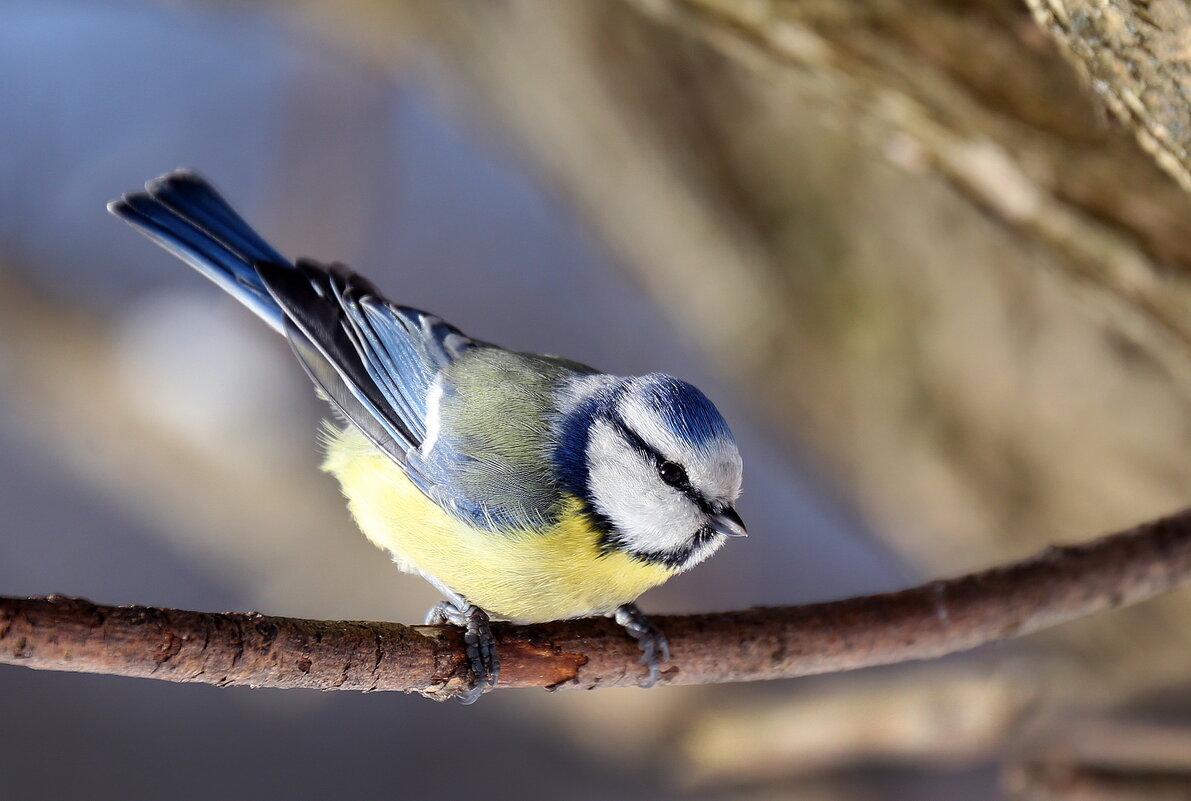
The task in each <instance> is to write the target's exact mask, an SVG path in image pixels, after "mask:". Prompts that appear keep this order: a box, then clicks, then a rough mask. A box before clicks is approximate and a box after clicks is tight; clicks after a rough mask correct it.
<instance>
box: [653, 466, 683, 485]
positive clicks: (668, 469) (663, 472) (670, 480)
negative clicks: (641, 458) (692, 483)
mask: <svg viewBox="0 0 1191 801" xmlns="http://www.w3.org/2000/svg"><path fill="white" fill-rule="evenodd" d="M658 476H660V477H661V479H662V481H665V482H666V483H667V484H669V485H670V486H671V487H685V486H686V485H687V483H688V480H687V476H686V471H685V470H683V469H682V465H680V464H679V463H678V462H662V463H661V464H659V465H658Z"/></svg>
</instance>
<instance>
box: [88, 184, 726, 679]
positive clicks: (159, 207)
mask: <svg viewBox="0 0 1191 801" xmlns="http://www.w3.org/2000/svg"><path fill="white" fill-rule="evenodd" d="M108 208H109V210H110V211H111V212H112V213H113V214H115V215H116V216H118V217H120V218H121V219H123V220H125V221H126V222H128V223H130V224H131V225H132V226H133V227H135V228H137V229H139V230H140V231H141V232H142V233H144V234H146V235H148V236H149V237H151V238H152V239H154V240H155V241H156V242H158V243H159V244H160V245H162V246H163V247H165V248H166V249H167V250H169V251H170V252H172V253H174V254H175V255H176V256H178V257H179V258H181V259H182V260H183V261H185V262H186V263H187V264H189V265H190V266H192V267H194V268H195V269H197V270H198V271H199V272H201V273H202V274H203V275H205V276H207V277H208V278H210V279H211V280H212V281H214V282H215V283H217V284H218V285H219V286H220V287H222V288H223V289H224V290H226V291H227V292H229V293H230V294H231V295H233V296H234V297H235V298H236V299H237V300H239V301H240V302H241V303H243V304H244V305H245V306H247V307H248V308H249V309H251V310H252V311H253V312H255V313H256V314H257V315H258V316H259V317H260V318H261V319H263V320H264V321H265V322H266V323H268V324H269V325H270V326H271V327H272V328H273V329H274V330H276V331H277V332H278V333H280V334H282V335H283V336H285V338H286V339H287V340H288V341H289V343H290V345H291V347H292V349H293V351H294V354H295V355H296V356H297V358H298V361H299V362H300V363H301V364H302V366H303V367H304V368H305V370H306V372H307V374H308V375H309V376H310V379H311V380H312V381H313V382H314V384H315V386H316V388H317V390H318V392H319V393H320V395H321V396H322V397H323V398H324V399H325V400H326V401H328V402H329V403H330V405H331V407H332V408H333V409H334V411H335V412H336V413H337V417H338V418H339V424H337V425H331V424H326V425H325V431H324V439H325V444H326V460H325V462H324V464H323V467H324V469H325V470H326V471H327V472H329V473H331V474H332V475H333V476H335V478H337V479H338V480H339V483H340V485H341V486H342V488H343V493H344V495H346V497H347V499H348V506H349V507H350V509H351V513H352V515H353V516H354V517H355V520H356V522H357V523H358V524H359V527H360V528H361V529H362V530H363V532H364V534H365V535H366V536H367V537H368V539H370V540H372V542H374V543H375V544H376V545H378V546H379V547H381V548H382V549H384V550H386V551H388V552H389V553H390V554H392V556H393V559H394V561H395V562H396V563H397V565H398V566H399V567H400V568H401V569H402V570H404V571H406V572H410V573H417V574H419V575H421V576H423V577H424V578H426V579H427V580H428V581H430V583H431V584H433V585H434V586H435V587H436V588H438V590H439V591H440V592H441V593H443V595H444V597H445V598H446V599H447V600H446V601H444V602H442V603H441V604H439V605H438V606H437V607H435V609H434V610H433V611H432V612H431V617H430V620H431V622H434V623H439V624H441V623H443V622H451V623H454V624H456V625H460V626H463V627H465V628H466V634H465V642H466V643H467V645H468V656H469V659H470V664H471V669H472V672H473V675H474V682H473V684H472V687H471V688H470V690H469V691H467V692H466V693H464V694H463V700H465V701H471V700H475V698H476V697H478V696H479V694H480V693H481V692H483V691H484V690H485V689H486V688H487V687H490V686H492V685H493V684H495V682H496V680H497V676H498V671H499V661H498V659H497V654H496V653H495V649H494V647H493V640H492V635H491V631H490V628H489V616H490V615H491V616H495V617H499V618H504V619H508V620H513V621H518V622H539V621H548V620H558V619H563V618H573V617H581V616H586V615H614V616H615V617H616V619H617V620H618V621H619V622H620V623H621V624H622V625H623V626H624V627H625V628H626V630H627V632H628V633H629V634H631V635H632V636H634V637H636V638H637V640H638V643H639V644H640V646H641V650H642V651H643V652H644V653H643V657H642V663H643V664H645V665H647V666H648V667H649V670H650V680H649V683H650V684H652V683H653V681H654V680H656V677H657V675H658V665H659V663H660V662H662V661H665V660H666V659H668V658H669V652H668V647H667V645H666V640H665V637H664V636H663V635H662V633H661V632H660V631H658V630H657V628H656V627H654V626H653V625H652V624H651V623H650V622H649V620H648V618H647V617H645V615H643V614H642V613H641V612H640V610H639V609H638V608H637V607H636V605H635V604H634V603H633V602H634V600H635V599H636V598H637V597H638V596H639V595H641V593H643V592H645V591H646V590H648V589H649V588H650V587H654V586H656V585H658V584H661V583H662V582H664V581H666V579H668V578H670V577H671V576H673V575H676V574H678V573H681V572H683V571H685V570H687V569H689V568H691V567H693V566H694V565H696V564H698V563H699V562H702V561H703V560H704V559H706V558H707V557H708V556H710V555H711V554H713V553H714V552H715V551H716V550H717V549H718V548H719V547H720V546H721V545H722V544H723V543H724V541H725V538H726V537H739V536H744V535H745V528H744V524H743V523H742V522H741V520H740V517H739V516H738V515H737V513H736V511H735V510H734V508H733V504H734V503H735V501H736V499H737V497H738V496H739V495H740V489H741V460H740V453H739V451H738V450H737V447H736V442H735V440H734V439H733V437H732V433H731V431H730V430H729V429H728V425H727V423H726V422H725V421H724V418H723V417H722V416H721V415H720V413H719V411H717V410H716V408H715V406H714V405H712V403H711V401H710V400H708V399H707V397H706V396H705V395H704V394H703V393H702V392H700V391H699V390H698V389H696V388H695V387H693V386H691V385H690V384H688V383H685V382H683V381H680V380H678V379H676V378H672V377H671V376H668V375H663V374H660V373H653V374H650V375H645V376H639V377H632V378H625V377H620V376H614V375H608V374H606V373H602V372H600V371H598V370H595V369H593V368H591V367H588V366H586V365H583V364H579V363H578V362H573V361H569V360H567V359H562V358H558V357H555V356H541V355H537V354H532V353H517V352H514V351H510V350H505V349H504V348H500V347H498V346H496V345H492V344H490V343H487V342H483V341H480V340H478V339H473V338H471V337H469V336H467V335H466V334H464V333H463V332H462V331H460V330H459V329H457V328H455V327H454V326H453V325H450V324H449V323H447V322H445V321H443V320H442V319H440V318H438V317H436V316H434V315H433V314H428V313H426V312H423V311H418V310H417V309H412V308H409V307H406V306H398V305H396V304H394V303H391V302H389V301H387V300H385V298H384V297H383V296H382V295H381V294H380V293H379V292H378V291H377V290H376V289H375V288H374V287H373V286H372V284H371V283H369V282H368V281H367V280H366V279H364V278H361V277H360V276H358V275H356V274H355V273H353V272H351V271H350V270H348V269H347V268H346V267H344V266H343V265H340V264H320V263H318V262H314V261H310V260H306V259H299V260H298V261H297V262H296V263H293V262H290V261H289V260H288V259H286V258H285V257H284V256H282V255H281V254H280V253H278V252H277V251H276V250H274V249H273V248H272V247H271V246H270V245H269V244H267V243H266V242H265V241H264V240H263V239H262V238H261V237H260V236H259V235H258V234H257V233H256V232H255V231H253V229H252V228H250V227H249V226H248V224H247V223H245V222H244V220H243V219H241V217H240V216H239V215H238V214H237V213H236V212H235V211H234V210H233V209H232V208H231V207H230V206H229V205H228V204H227V202H226V201H224V200H223V198H222V197H220V196H219V194H218V193H216V191H215V190H214V189H213V188H212V187H211V185H210V184H208V183H207V182H206V181H205V180H203V179H202V178H201V177H199V176H198V175H196V174H195V173H193V172H190V171H185V170H179V171H175V172H171V173H169V174H166V175H163V176H162V177H160V178H157V179H156V180H153V181H151V182H149V183H148V184H147V185H146V191H145V192H143V193H141V192H138V193H134V194H129V195H126V196H124V197H123V198H121V199H119V200H117V201H115V202H113V203H111V204H110V205H109V207H108Z"/></svg>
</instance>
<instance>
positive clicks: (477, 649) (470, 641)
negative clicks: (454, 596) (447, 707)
mask: <svg viewBox="0 0 1191 801" xmlns="http://www.w3.org/2000/svg"><path fill="white" fill-rule="evenodd" d="M447 623H449V624H451V625H452V626H458V627H460V628H461V629H463V644H464V647H465V649H466V652H467V660H468V664H469V667H470V668H471V675H472V683H471V687H469V688H468V689H466V690H464V691H463V692H461V693H459V694H457V695H456V696H455V697H456V698H457V699H459V702H460V703H462V704H473V703H475V702H476V700H477V699H478V698H479V697H480V696H481V695H483V694H484V692H485V691H487V690H488V689H489V688H491V687H495V686H496V682H497V680H498V679H499V678H500V658H499V657H498V656H497V654H496V640H495V638H493V636H492V627H491V625H490V622H489V620H488V613H487V612H485V611H484V610H483V609H480V608H479V607H478V606H474V605H472V604H463V605H460V604H456V603H454V602H452V601H439V602H438V603H437V604H435V605H434V606H433V607H431V609H430V612H429V613H428V614H427V615H426V625H427V626H442V625H444V624H447Z"/></svg>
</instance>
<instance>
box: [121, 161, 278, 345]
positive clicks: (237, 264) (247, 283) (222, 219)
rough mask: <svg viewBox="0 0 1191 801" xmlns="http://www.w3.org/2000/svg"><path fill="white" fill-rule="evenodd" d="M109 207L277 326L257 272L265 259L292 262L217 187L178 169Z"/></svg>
mask: <svg viewBox="0 0 1191 801" xmlns="http://www.w3.org/2000/svg"><path fill="white" fill-rule="evenodd" d="M108 211H110V212H111V213H112V214H115V215H116V216H117V217H119V218H121V219H122V220H124V221H125V222H127V223H129V224H130V225H132V226H134V227H136V228H138V229H140V230H141V231H142V232H143V233H145V234H146V235H148V236H149V237H151V238H152V239H154V240H156V241H157V242H158V243H160V244H161V245H162V246H163V247H165V248H166V249H167V250H169V251H170V252H172V253H174V254H175V255H176V256H178V257H179V258H181V259H182V260H183V261H185V262H186V263H187V264H189V265H190V266H191V267H194V268H195V269H196V270H198V271H199V272H200V273H202V274H203V275H205V276H207V277H208V278H210V279H211V280H212V281H214V282H215V283H217V284H219V286H221V287H222V288H223V289H224V290H226V291H227V292H228V293H229V294H231V295H232V296H234V297H235V298H236V299H237V300H239V301H240V302H241V303H243V304H244V305H245V306H247V307H248V308H250V309H252V310H253V311H254V312H256V314H257V315H258V316H259V317H260V318H261V319H263V320H264V321H265V322H267V323H268V324H269V325H270V326H272V327H273V328H274V329H275V330H276V331H278V332H281V333H284V332H285V315H284V314H283V313H282V311H281V307H280V306H278V305H277V302H276V301H274V300H273V297H272V296H271V295H270V294H269V291H268V290H267V289H266V288H265V284H264V282H262V281H261V278H260V276H259V275H258V274H257V271H256V265H257V264H261V263H267V264H280V265H284V266H287V267H291V268H292V266H293V265H291V264H290V262H289V260H288V259H286V258H285V257H284V256H282V255H281V254H280V253H278V252H277V251H276V250H274V249H273V248H272V247H271V246H270V245H269V244H268V243H267V242H265V240H263V239H261V237H260V236H259V235H258V234H257V233H256V231H254V230H252V228H251V227H250V226H249V225H248V223H246V222H244V220H243V219H242V218H241V217H240V215H239V214H237V213H236V212H235V211H234V210H233V209H232V207H231V206H229V205H228V204H227V202H226V201H225V200H224V199H223V198H222V197H220V196H219V193H218V192H216V191H215V189H214V188H213V187H212V186H211V185H210V184H209V183H207V182H206V181H205V180H203V179H202V178H201V177H200V176H198V175H196V174H195V173H193V172H191V171H190V170H175V171H174V172H171V173H167V174H166V175H163V176H161V177H160V178H155V179H154V180H152V181H150V182H149V183H147V184H145V191H144V192H136V193H133V194H129V195H125V196H124V197H122V198H120V199H119V200H116V201H113V202H112V203H110V204H108Z"/></svg>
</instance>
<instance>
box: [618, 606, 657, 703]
mask: <svg viewBox="0 0 1191 801" xmlns="http://www.w3.org/2000/svg"><path fill="white" fill-rule="evenodd" d="M615 617H616V622H617V623H619V624H620V625H622V626H624V630H625V631H627V632H628V633H629V634H630V635H631V636H632V638H633V639H634V640H636V641H637V645H638V646H639V647H640V648H641V659H639V660H638V664H641V665H645V666H646V667H648V668H649V681H648V682H646V683H645V684H642V685H641V686H642V687H645V688H649V687H652V686H653V685H654V684H657V680H658V676H659V675H660V674H661V664H662V663H663V662H669V661H670V643H669V642H667V641H666V635H665V634H662V630H661V629H659V628H658V627H657V626H655V625H653V621H651V620H650V619H649V618H648V617H646V616H645V613H644V612H642V611H641V610H640V609H639V608H638V607H637V605H636V604H625V605H624V606H621V607H619V608H617V610H616V615H615Z"/></svg>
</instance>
